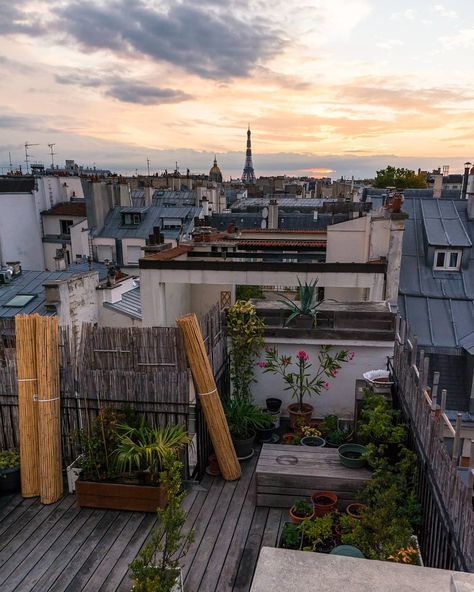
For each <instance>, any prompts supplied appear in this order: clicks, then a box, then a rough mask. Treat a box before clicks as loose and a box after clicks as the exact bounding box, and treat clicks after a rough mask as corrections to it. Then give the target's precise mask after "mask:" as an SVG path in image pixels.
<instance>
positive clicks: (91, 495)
mask: <svg viewBox="0 0 474 592" xmlns="http://www.w3.org/2000/svg"><path fill="white" fill-rule="evenodd" d="M76 501H77V504H78V505H79V506H81V507H84V508H105V509H108V510H132V511H136V512H156V508H164V507H165V505H166V491H165V489H164V487H162V486H159V487H152V486H150V485H125V484H123V483H106V482H100V481H81V480H78V481H76Z"/></svg>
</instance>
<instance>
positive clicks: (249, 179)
mask: <svg viewBox="0 0 474 592" xmlns="http://www.w3.org/2000/svg"><path fill="white" fill-rule="evenodd" d="M251 133H252V132H251V131H250V125H249V129H248V130H247V152H246V154H245V166H244V172H243V173H242V182H243V183H245V184H247V185H255V183H256V179H255V172H254V170H253V163H252V142H251V140H250V135H251Z"/></svg>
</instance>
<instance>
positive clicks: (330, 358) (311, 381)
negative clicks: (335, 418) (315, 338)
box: [258, 345, 354, 428]
mask: <svg viewBox="0 0 474 592" xmlns="http://www.w3.org/2000/svg"><path fill="white" fill-rule="evenodd" d="M331 352H332V348H331V346H330V345H322V346H321V348H320V350H319V352H318V369H317V370H316V372H312V371H311V368H312V364H311V363H310V362H309V356H308V354H307V353H306V352H305V351H299V352H298V353H297V354H296V360H295V362H293V360H292V357H291V356H285V355H279V353H278V349H277V348H276V347H269V346H268V347H266V348H265V361H262V362H259V364H258V365H259V366H260V367H261V368H262V369H263V372H271V373H272V374H279V375H280V376H281V377H282V378H283V382H284V384H285V385H286V386H285V389H284V390H286V391H290V392H291V396H292V398H293V399H296V400H297V402H296V403H291V404H290V405H288V413H289V416H290V426H291V427H292V428H294V427H295V425H296V421H297V419H298V418H303V419H304V421H305V422H306V423H308V424H309V423H310V421H311V417H312V415H313V406H312V405H310V404H309V403H305V402H304V398H305V397H306V396H307V397H311V396H313V395H321V393H322V391H323V390H327V389H328V388H329V383H328V382H327V381H326V378H335V377H336V376H337V373H338V371H339V369H340V368H341V367H342V364H344V363H345V362H348V361H349V360H352V358H353V357H354V356H353V353H349V352H348V351H346V350H339V351H338V352H336V353H335V354H334V355H333V354H332V353H331ZM293 364H294V365H295V370H294V371H291V368H292V366H293Z"/></svg>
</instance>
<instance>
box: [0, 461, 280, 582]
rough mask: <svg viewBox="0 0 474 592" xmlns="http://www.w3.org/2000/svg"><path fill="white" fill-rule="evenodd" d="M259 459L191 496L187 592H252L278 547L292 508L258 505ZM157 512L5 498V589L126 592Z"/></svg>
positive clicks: (69, 499) (1, 506)
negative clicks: (263, 563)
mask: <svg viewBox="0 0 474 592" xmlns="http://www.w3.org/2000/svg"><path fill="white" fill-rule="evenodd" d="M257 457H258V454H256V455H255V456H254V458H253V459H251V460H249V461H247V462H246V463H244V464H243V465H242V469H243V471H242V478H241V479H240V480H239V481H235V482H225V481H223V480H222V479H221V478H218V477H210V476H205V477H204V479H203V480H202V481H201V483H200V484H197V485H193V486H192V487H191V489H190V493H189V495H188V496H187V497H186V500H185V505H186V510H187V511H188V521H187V523H186V528H187V529H191V528H194V529H195V532H196V538H195V542H194V543H193V545H192V547H191V549H190V551H189V553H188V555H187V556H186V557H185V558H184V559H183V560H182V562H181V563H182V565H183V577H184V580H185V590H186V592H231V591H233V592H247V591H248V590H250V584H251V582H252V577H253V573H254V570H255V566H256V562H257V558H258V554H259V551H260V547H261V546H262V545H266V546H276V542H277V538H278V534H279V530H280V526H281V524H282V523H283V522H284V521H285V519H286V516H287V511H286V510H281V509H276V508H262V507H259V508H256V507H255V484H254V479H255V477H254V471H255V466H256V462H257ZM154 522H155V517H154V515H153V514H142V513H139V512H122V511H113V510H93V509H88V508H79V507H78V506H77V505H76V503H75V497H74V496H72V495H67V496H66V497H64V498H63V499H62V500H61V501H59V502H57V503H56V504H52V505H49V506H43V505H41V504H40V503H39V501H38V500H37V499H23V498H22V497H21V496H19V495H18V496H10V497H7V498H0V590H1V591H2V592H12V591H17V592H33V591H34V592H47V591H54V592H66V591H67V592H79V591H82V590H84V591H87V592H112V591H119V592H123V591H128V590H130V587H131V581H130V579H129V578H128V575H127V571H128V564H129V563H130V561H132V560H133V558H134V557H135V556H136V554H137V552H138V551H139V549H140V547H141V546H142V545H143V543H144V541H145V540H146V538H147V536H148V534H149V532H150V529H151V528H152V527H153V524H154Z"/></svg>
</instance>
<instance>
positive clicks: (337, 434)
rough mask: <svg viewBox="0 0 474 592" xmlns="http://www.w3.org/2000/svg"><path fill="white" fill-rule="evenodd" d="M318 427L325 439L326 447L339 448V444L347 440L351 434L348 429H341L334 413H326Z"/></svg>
mask: <svg viewBox="0 0 474 592" xmlns="http://www.w3.org/2000/svg"><path fill="white" fill-rule="evenodd" d="M319 429H320V430H321V434H322V436H323V437H324V439H325V440H326V446H327V447H328V448H339V446H341V445H342V444H344V443H345V442H347V440H348V439H349V438H350V435H351V434H350V433H349V431H347V430H343V429H341V427H340V425H339V418H338V416H337V415H334V414H331V415H326V417H325V418H324V419H323V421H322V422H321V424H320V425H319Z"/></svg>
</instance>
